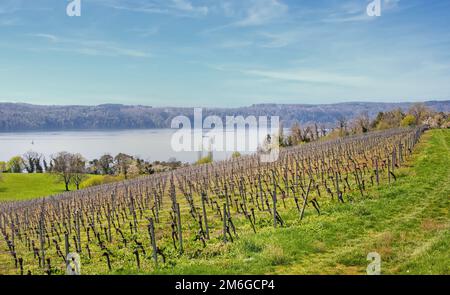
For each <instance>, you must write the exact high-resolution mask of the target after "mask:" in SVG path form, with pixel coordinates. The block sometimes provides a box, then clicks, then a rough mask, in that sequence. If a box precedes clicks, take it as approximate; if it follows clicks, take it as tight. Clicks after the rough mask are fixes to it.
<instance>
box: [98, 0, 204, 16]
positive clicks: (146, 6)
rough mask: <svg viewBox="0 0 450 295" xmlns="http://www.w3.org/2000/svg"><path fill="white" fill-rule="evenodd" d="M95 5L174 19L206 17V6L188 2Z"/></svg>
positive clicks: (113, 0)
mask: <svg viewBox="0 0 450 295" xmlns="http://www.w3.org/2000/svg"><path fill="white" fill-rule="evenodd" d="M95 1H97V3H99V4H101V5H103V6H107V7H110V8H113V9H117V10H128V11H133V12H140V13H149V14H167V15H171V16H176V17H198V16H206V15H207V14H208V12H209V8H208V7H207V6H195V5H193V4H192V2H190V1H189V0H157V1H152V2H149V1H146V0H133V1H129V0H95Z"/></svg>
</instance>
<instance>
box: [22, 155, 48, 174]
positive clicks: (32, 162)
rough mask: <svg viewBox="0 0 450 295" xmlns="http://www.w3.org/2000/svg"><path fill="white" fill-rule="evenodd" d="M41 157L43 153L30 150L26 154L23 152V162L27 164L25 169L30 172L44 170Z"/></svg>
mask: <svg viewBox="0 0 450 295" xmlns="http://www.w3.org/2000/svg"><path fill="white" fill-rule="evenodd" d="M41 158H42V155H40V154H38V153H36V152H33V151H28V152H26V153H25V154H23V156H22V159H23V164H24V165H25V169H26V170H27V172H28V173H35V172H39V173H42V172H43V169H42V166H41Z"/></svg>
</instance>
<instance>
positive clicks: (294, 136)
mask: <svg viewBox="0 0 450 295" xmlns="http://www.w3.org/2000/svg"><path fill="white" fill-rule="evenodd" d="M290 137H291V140H290V141H291V144H292V145H298V144H299V143H301V142H302V139H303V135H302V129H301V127H300V124H298V122H295V123H294V124H292V127H291V136H290Z"/></svg>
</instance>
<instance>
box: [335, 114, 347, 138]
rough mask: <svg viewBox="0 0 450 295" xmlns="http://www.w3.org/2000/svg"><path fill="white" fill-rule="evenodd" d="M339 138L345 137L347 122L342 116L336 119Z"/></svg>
mask: <svg viewBox="0 0 450 295" xmlns="http://www.w3.org/2000/svg"><path fill="white" fill-rule="evenodd" d="M337 123H338V129H339V136H341V137H343V136H346V135H347V125H348V120H347V118H345V117H344V116H343V115H339V116H338V118H337Z"/></svg>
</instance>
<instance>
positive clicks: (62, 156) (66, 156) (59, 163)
mask: <svg viewBox="0 0 450 295" xmlns="http://www.w3.org/2000/svg"><path fill="white" fill-rule="evenodd" d="M73 158H74V155H73V154H71V153H68V152H60V153H58V154H56V156H54V157H53V159H52V162H53V169H52V172H53V173H56V174H57V175H59V177H60V178H61V179H62V181H63V182H64V184H65V186H66V191H69V183H70V181H71V180H72V177H73V173H72V163H73V161H74V160H73Z"/></svg>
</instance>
